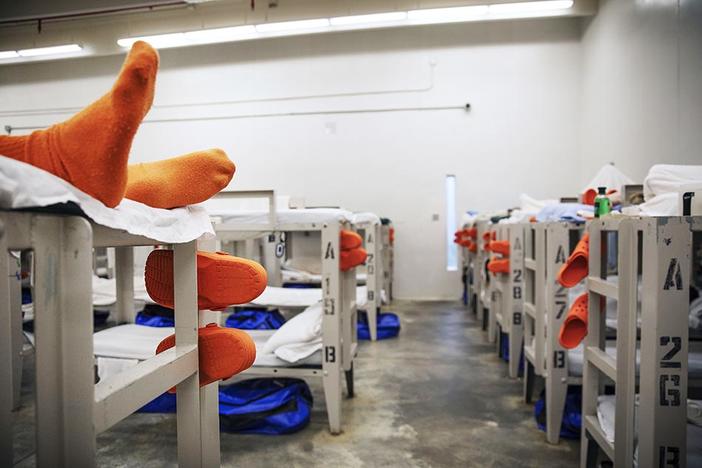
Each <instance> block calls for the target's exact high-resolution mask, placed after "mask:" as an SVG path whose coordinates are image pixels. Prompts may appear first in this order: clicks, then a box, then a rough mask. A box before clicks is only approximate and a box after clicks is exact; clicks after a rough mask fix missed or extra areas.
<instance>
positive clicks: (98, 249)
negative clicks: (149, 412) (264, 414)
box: [0, 174, 394, 466]
mask: <svg viewBox="0 0 702 468" xmlns="http://www.w3.org/2000/svg"><path fill="white" fill-rule="evenodd" d="M32 175H35V174H32ZM57 190H65V187H64V186H63V185H62V186H61V187H58V188H57ZM20 195H21V194H17V198H18V199H21V196H20ZM215 198H216V199H214V200H212V201H213V203H212V204H211V206H206V207H207V211H206V210H205V207H186V208H184V209H179V210H181V211H180V212H178V213H176V214H175V215H174V214H173V213H169V216H170V218H168V217H166V218H164V217H163V216H162V213H159V212H158V211H164V210H151V211H150V212H147V213H140V212H138V210H135V212H134V213H129V212H127V213H117V214H119V215H123V216H124V217H126V219H128V220H129V221H128V223H127V225H125V224H124V223H122V224H120V223H119V222H117V223H112V225H110V223H103V224H101V223H99V222H95V221H91V218H92V219H98V220H104V219H107V218H109V217H110V216H112V214H110V216H101V213H100V212H95V210H96V208H95V207H94V206H92V205H91V204H90V203H80V202H81V201H83V202H84V200H80V199H79V200H76V201H73V202H70V203H68V204H67V205H61V206H59V207H58V208H57V207H55V206H52V207H50V208H47V209H40V210H39V211H41V212H38V213H37V212H36V211H37V210H36V209H33V210H32V211H31V212H27V211H21V210H20V211H2V212H0V247H1V248H3V249H4V250H5V252H7V255H2V256H0V257H1V258H2V262H3V265H2V266H0V268H5V271H8V275H6V276H5V277H6V278H7V280H6V281H3V282H0V288H1V289H0V297H3V298H4V300H3V303H2V307H0V317H2V320H3V327H0V328H2V333H3V335H2V336H1V337H0V342H1V343H2V346H3V348H2V357H3V359H2V360H0V361H2V365H0V375H2V379H0V381H2V382H4V384H3V385H2V386H1V387H2V390H1V391H2V394H1V395H0V401H2V405H3V408H2V419H1V420H0V433H2V437H0V457H2V458H1V459H0V465H2V466H11V465H12V461H13V447H12V411H13V410H15V409H16V408H17V407H18V406H19V402H20V387H21V375H22V361H23V357H26V355H27V354H28V353H32V352H33V353H34V354H35V359H36V405H37V407H36V409H37V411H36V413H37V428H36V437H37V448H36V457H37V463H38V465H40V466H45V465H46V466H48V465H54V466H94V464H95V454H96V446H95V439H96V435H97V434H99V433H100V432H102V431H105V430H107V429H109V428H110V427H112V426H113V425H114V424H116V423H117V422H119V421H120V420H122V419H124V418H125V417H127V416H129V415H130V414H132V413H134V412H135V411H137V410H139V409H140V408H142V407H143V406H144V405H146V404H148V403H149V402H152V401H154V400H155V399H157V398H159V397H160V396H162V395H164V393H165V392H166V390H168V389H170V388H172V387H175V386H177V390H178V405H177V407H176V412H177V415H176V418H177V423H178V462H179V465H181V466H219V463H220V450H219V431H220V427H219V400H218V398H219V396H218V384H217V383H215V384H210V385H207V386H205V387H203V388H199V386H198V381H197V359H198V349H197V341H198V340H197V329H198V326H204V325H205V324H207V323H212V322H215V323H218V324H220V325H221V324H223V323H224V321H225V319H226V317H227V316H228V315H230V314H233V313H235V312H236V310H235V309H234V308H228V309H226V310H224V311H199V313H198V311H197V297H196V294H197V293H196V289H197V288H196V284H197V281H196V269H195V255H196V251H197V250H207V251H229V253H234V254H238V255H239V256H243V257H246V258H251V259H254V260H257V261H259V262H260V263H261V264H262V265H264V266H265V267H266V269H267V270H268V272H269V286H268V287H267V288H266V290H265V291H264V293H263V294H262V295H261V296H260V297H258V298H257V299H255V300H254V301H252V303H251V304H248V305H247V306H252V307H256V308H262V309H280V310H281V311H282V312H284V314H285V315H287V316H289V317H292V318H291V319H290V320H289V321H288V322H287V323H286V325H290V326H288V327H285V331H281V330H283V327H281V328H280V329H278V330H251V331H250V332H249V333H250V335H251V336H252V338H253V339H254V341H255V343H256V349H257V357H256V361H255V363H254V365H253V367H251V368H250V369H249V370H247V371H246V372H244V373H242V374H240V375H238V376H235V377H234V378H233V379H234V380H236V379H238V380H241V379H248V378H252V377H276V378H280V377H292V378H298V379H303V380H308V381H309V380H311V381H318V382H321V384H322V387H323V392H324V400H325V404H326V410H327V415H328V422H329V431H330V432H331V433H332V434H339V433H340V432H341V431H342V430H343V419H342V394H343V389H344V385H345V386H346V391H347V395H348V396H349V397H352V396H353V394H354V361H355V358H356V356H357V353H358V343H357V334H356V326H357V314H358V311H359V310H361V309H362V310H364V311H365V313H366V314H367V316H368V326H369V332H370V338H371V339H372V340H375V339H376V337H377V329H376V324H377V317H378V313H379V312H380V310H381V307H382V305H383V304H384V302H383V301H386V302H387V301H389V300H390V298H391V295H392V280H393V276H392V268H393V248H392V244H393V241H394V239H393V236H394V230H393V228H392V224H391V223H390V222H389V220H387V219H380V218H379V217H378V216H376V215H375V214H372V213H352V212H349V211H346V210H342V209H338V208H299V209H289V208H288V207H287V206H285V207H281V200H280V199H279V198H278V197H276V195H275V193H274V192H273V191H246V192H223V193H220V194H219V195H218V196H217V197H215ZM242 200H246V201H247V202H245V203H244V205H243V206H247V205H246V203H250V201H251V200H254V201H256V200H258V201H263V204H264V205H265V206H264V207H263V208H255V209H249V208H245V209H242V208H240V207H239V206H238V205H237V203H238V202H241V201H242ZM254 205H256V202H254ZM256 206H258V205H256ZM13 208H20V209H21V208H23V207H21V206H18V207H13ZM99 209H100V208H97V210H98V211H99ZM105 209H106V208H105ZM91 210H92V211H91ZM122 210H125V208H122ZM84 215H87V217H88V219H86V216H84ZM112 217H114V216H112ZM117 219H123V218H121V217H118V218H117ZM179 223H180V224H179ZM106 224H107V225H106ZM164 227H169V228H171V230H168V231H167V230H165V229H164ZM342 230H351V231H357V232H359V233H360V234H361V235H362V237H363V245H364V248H365V250H366V251H367V253H368V257H367V260H366V262H365V265H364V266H362V267H357V268H352V269H349V270H347V271H342V270H341V269H340V257H341V250H340V245H339V244H340V233H341V231H342ZM173 231H175V232H176V233H178V234H177V235H175V237H173V235H172V234H171V237H170V238H169V234H164V233H166V232H171V233H172V232H173ZM179 234H182V235H181V236H180V238H178V235H179ZM181 238H184V239H185V238H187V239H188V240H187V241H181ZM139 246H143V247H144V248H149V249H150V248H153V247H156V248H163V247H165V248H170V249H173V250H174V279H175V282H174V284H175V286H176V287H175V291H176V296H175V307H174V310H173V312H172V317H171V318H170V320H171V323H170V326H158V327H151V326H143V325H139V324H137V323H135V322H138V320H139V314H137V311H138V310H140V309H142V308H143V307H144V305H149V304H153V303H152V301H151V299H150V298H149V297H148V294H146V290H145V287H144V279H143V274H141V273H140V272H139V271H138V266H137V267H136V268H135V260H136V264H137V265H139V259H138V258H135V257H139V250H138V247H139ZM298 260H299V262H298V263H296V261H298ZM303 266H308V267H311V268H307V269H305V268H303ZM27 273H28V274H27ZM96 273H100V275H101V276H97V274H96ZM91 283H92V286H93V287H92V294H91V288H90V287H89V285H90V284H91ZM287 283H295V284H297V285H299V284H300V283H304V284H305V286H306V287H304V288H290V287H283V286H287V285H288V284H287ZM23 284H24V285H26V286H28V287H29V289H30V290H31V298H32V302H31V303H25V304H22V301H21V300H20V297H21V286H22V285H23ZM86 285H88V287H86ZM94 307H95V308H99V309H103V310H107V311H108V312H109V314H108V320H107V322H106V324H103V325H101V326H99V327H96V329H97V330H98V331H97V333H94V328H93V320H94V318H97V316H94V315H93V308H94ZM35 310H36V311H39V313H34V311H35ZM23 320H24V322H25V326H26V325H27V323H26V322H30V321H31V324H32V329H31V330H30V331H29V332H25V333H24V335H23V333H22V328H23V327H22V326H23V323H22V322H23ZM173 333H175V336H176V346H175V347H174V348H172V349H171V350H168V351H166V352H164V353H161V354H158V355H155V351H156V347H157V345H158V344H159V343H160V342H161V340H162V339H164V338H165V337H166V336H169V335H171V334H173ZM273 341H275V343H273ZM274 345H275V346H274ZM56 350H60V351H59V352H56ZM96 382H97V383H96ZM227 383H230V382H224V384H225V385H226V384H227ZM49 389H52V390H51V391H49Z"/></svg>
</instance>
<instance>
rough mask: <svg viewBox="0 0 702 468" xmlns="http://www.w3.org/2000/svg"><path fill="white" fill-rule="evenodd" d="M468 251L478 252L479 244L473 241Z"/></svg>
mask: <svg viewBox="0 0 702 468" xmlns="http://www.w3.org/2000/svg"><path fill="white" fill-rule="evenodd" d="M468 251H469V252H470V253H475V252H477V251H478V244H476V243H475V242H471V243H470V245H469V246H468Z"/></svg>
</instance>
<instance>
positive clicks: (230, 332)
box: [156, 323, 256, 393]
mask: <svg viewBox="0 0 702 468" xmlns="http://www.w3.org/2000/svg"><path fill="white" fill-rule="evenodd" d="M174 346H175V335H171V336H169V337H167V338H165V339H164V340H163V341H161V343H159V345H158V347H157V348H156V354H160V353H162V352H164V351H166V350H167V349H170V348H172V347H174ZM197 346H198V359H199V370H200V386H201V387H204V386H205V385H208V384H211V383H212V382H216V381H218V380H225V379H228V378H230V377H232V376H234V375H236V374H239V373H241V372H243V371H245V370H246V369H248V368H249V367H251V366H252V365H253V363H254V361H255V360H256V344H255V343H254V341H253V339H252V338H251V336H249V334H248V333H246V332H245V331H242V330H237V329H235V328H222V327H219V326H217V324H214V323H210V324H208V325H207V326H206V327H203V328H200V329H198V331H197ZM169 391H170V392H171V393H173V392H175V388H172V389H170V390H169Z"/></svg>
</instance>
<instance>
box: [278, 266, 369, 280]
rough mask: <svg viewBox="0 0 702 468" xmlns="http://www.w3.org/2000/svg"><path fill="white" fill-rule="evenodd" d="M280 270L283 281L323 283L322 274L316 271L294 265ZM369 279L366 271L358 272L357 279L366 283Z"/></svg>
mask: <svg viewBox="0 0 702 468" xmlns="http://www.w3.org/2000/svg"><path fill="white" fill-rule="evenodd" d="M280 272H281V274H282V276H283V283H309V284H322V275H318V274H316V273H310V272H309V271H305V270H300V269H297V268H292V267H283V268H282V269H281V271H280ZM367 279H368V275H367V274H366V273H356V281H358V282H363V283H365V282H366V280H367Z"/></svg>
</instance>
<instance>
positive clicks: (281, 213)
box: [210, 208, 353, 225]
mask: <svg viewBox="0 0 702 468" xmlns="http://www.w3.org/2000/svg"><path fill="white" fill-rule="evenodd" d="M210 214H211V215H212V216H216V217H218V218H220V220H221V222H222V223H227V224H228V223H234V224H240V225H246V224H267V223H268V221H269V219H268V214H269V212H268V211H259V210H222V209H218V208H212V209H211V211H210ZM276 218H277V220H278V224H281V225H282V224H311V223H315V224H320V223H324V222H330V221H349V222H351V221H352V219H353V213H351V212H350V211H347V210H341V209H338V208H304V209H278V211H277V212H276Z"/></svg>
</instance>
